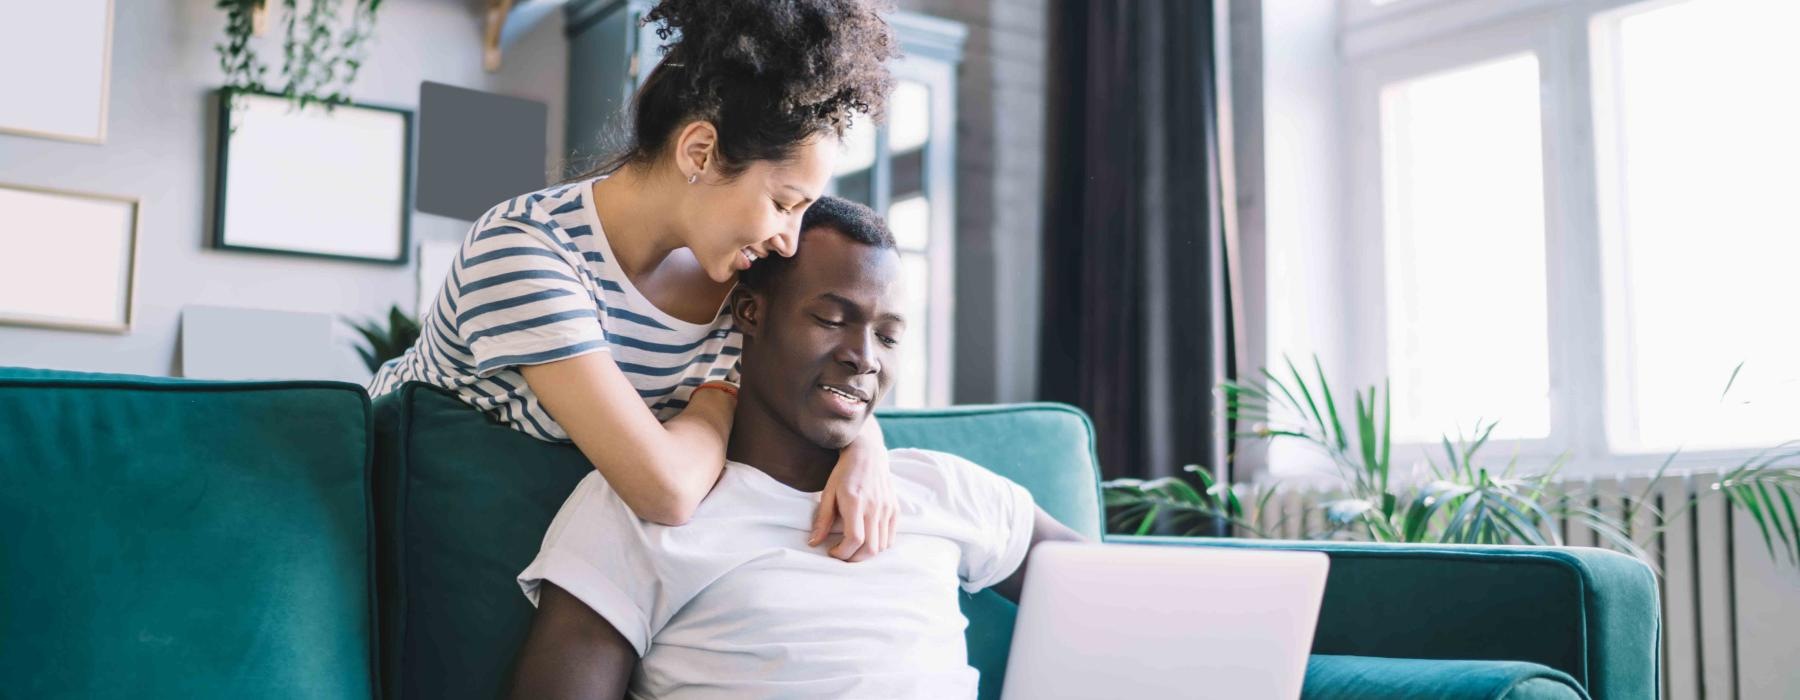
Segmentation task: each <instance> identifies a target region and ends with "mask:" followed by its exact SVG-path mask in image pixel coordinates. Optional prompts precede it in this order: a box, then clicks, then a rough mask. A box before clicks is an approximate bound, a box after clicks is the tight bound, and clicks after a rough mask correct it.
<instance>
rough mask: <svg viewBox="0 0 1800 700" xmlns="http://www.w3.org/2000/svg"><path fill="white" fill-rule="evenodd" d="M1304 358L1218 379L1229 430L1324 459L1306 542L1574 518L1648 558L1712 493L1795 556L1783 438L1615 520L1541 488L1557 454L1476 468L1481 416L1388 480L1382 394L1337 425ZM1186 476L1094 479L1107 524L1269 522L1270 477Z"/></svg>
mask: <svg viewBox="0 0 1800 700" xmlns="http://www.w3.org/2000/svg"><path fill="white" fill-rule="evenodd" d="M1313 366H1314V370H1315V375H1316V378H1315V381H1313V382H1309V381H1308V380H1307V378H1306V377H1305V376H1303V375H1302V374H1301V372H1300V370H1299V369H1298V368H1297V367H1295V366H1294V364H1293V363H1292V362H1288V363H1287V368H1286V369H1287V374H1286V375H1285V376H1280V375H1277V374H1275V373H1273V372H1270V371H1269V370H1267V369H1264V370H1263V371H1262V376H1261V377H1260V378H1259V379H1258V380H1256V381H1252V382H1242V383H1240V382H1226V383H1224V384H1221V385H1220V387H1219V388H1220V391H1222V392H1224V395H1225V399H1226V406H1227V409H1228V412H1229V413H1228V415H1229V417H1230V418H1231V419H1232V420H1235V421H1245V422H1248V423H1251V424H1253V425H1254V426H1256V427H1255V428H1254V429H1253V430H1252V431H1250V432H1247V433H1243V434H1241V435H1240V437H1244V438H1249V439H1260V440H1270V441H1276V440H1282V441H1298V442H1301V443H1305V444H1307V445H1309V446H1311V447H1313V448H1315V449H1317V450H1320V451H1322V452H1323V453H1324V454H1325V455H1326V456H1328V457H1329V458H1330V459H1331V463H1332V466H1333V468H1334V469H1333V472H1334V476H1335V478H1336V481H1337V483H1336V484H1335V485H1334V486H1335V488H1333V489H1331V493H1332V497H1331V498H1329V499H1328V500H1326V501H1324V502H1323V503H1321V504H1320V507H1321V508H1322V509H1324V511H1325V516H1326V517H1325V521H1326V522H1327V523H1328V524H1329V527H1328V528H1327V529H1326V530H1324V531H1322V532H1314V533H1306V534H1307V536H1308V537H1313V538H1355V539H1368V540H1373V541H1376V542H1433V543H1453V544H1524V545H1540V546H1544V545H1561V544H1562V540H1561V538H1560V536H1559V535H1558V534H1557V532H1556V531H1555V529H1554V528H1552V527H1550V523H1553V522H1555V521H1556V520H1573V521H1576V522H1580V523H1583V524H1585V525H1586V526H1587V527H1589V528H1590V529H1592V530H1593V531H1594V532H1595V533H1596V534H1597V535H1598V536H1599V537H1600V538H1601V539H1603V540H1605V541H1606V542H1607V543H1608V544H1610V545H1612V546H1614V547H1616V548H1618V549H1620V550H1622V551H1624V552H1626V553H1628V554H1632V555H1633V556H1636V557H1638V558H1639V559H1644V560H1646V561H1648V560H1649V557H1648V556H1647V554H1646V553H1645V551H1644V549H1643V547H1642V546H1640V545H1639V544H1638V542H1639V540H1640V538H1646V537H1653V536H1654V535H1655V534H1656V533H1657V532H1658V531H1660V530H1661V529H1662V528H1663V527H1665V526H1666V525H1667V524H1668V523H1669V522H1670V521H1671V520H1673V519H1674V517H1675V516H1676V515H1677V514H1679V513H1680V512H1682V511H1685V510H1686V509H1688V508H1691V507H1693V505H1694V503H1695V501H1696V500H1697V499H1699V498H1703V497H1707V496H1708V495H1710V494H1719V495H1721V496H1722V497H1724V498H1725V499H1726V500H1727V501H1728V502H1729V503H1730V504H1731V505H1732V506H1733V507H1735V508H1737V509H1738V510H1739V511H1741V512H1743V513H1745V514H1747V515H1748V516H1750V518H1751V519H1752V520H1753V521H1754V522H1755V523H1756V525H1757V527H1758V528H1759V531H1760V533H1761V535H1762V538H1763V543H1764V545H1765V546H1766V547H1768V548H1769V551H1770V553H1771V554H1774V552H1775V548H1776V547H1777V545H1779V546H1780V548H1781V549H1782V550H1783V552H1784V554H1785V556H1786V559H1787V560H1788V562H1789V563H1790V564H1796V565H1800V517H1796V516H1797V509H1796V508H1795V507H1794V502H1795V501H1800V450H1796V449H1795V444H1794V443H1783V444H1781V445H1778V446H1775V447H1773V448H1769V449H1766V450H1762V451H1761V452H1759V453H1757V454H1756V455H1754V456H1752V457H1751V458H1749V459H1746V460H1743V461H1742V462H1741V463H1739V464H1737V465H1736V466H1734V467H1732V468H1730V469H1727V470H1725V471H1724V473H1723V474H1722V475H1721V476H1720V477H1719V478H1717V479H1716V480H1715V481H1714V483H1712V484H1711V488H1710V489H1706V490H1704V491H1702V492H1701V493H1700V495H1696V496H1695V497H1693V498H1692V499H1689V500H1688V501H1687V502H1685V503H1680V504H1665V508H1666V510H1664V509H1658V508H1656V507H1655V506H1653V505H1650V499H1648V498H1646V497H1644V496H1639V497H1637V498H1631V499H1627V500H1625V503H1624V504H1622V507H1621V508H1619V509H1618V511H1617V512H1623V514H1624V515H1623V517H1621V516H1617V515H1613V514H1612V513H1613V512H1615V511H1614V510H1613V509H1610V508H1596V507H1594V506H1593V505H1591V504H1587V503H1580V502H1570V501H1568V500H1567V499H1563V498H1561V497H1559V496H1558V495H1556V494H1555V492H1554V490H1553V488H1552V487H1553V485H1554V480H1555V476H1556V472H1557V470H1558V468H1560V466H1561V465H1562V463H1563V460H1562V459H1558V460H1556V461H1555V462H1554V463H1552V464H1551V465H1550V466H1549V467H1548V468H1546V469H1544V470H1542V471H1541V472H1537V473H1524V472H1523V471H1522V470H1521V469H1520V467H1519V465H1518V463H1517V461H1516V460H1513V461H1510V462H1508V463H1506V464H1505V465H1504V466H1502V467H1500V468H1499V469H1490V468H1487V467H1485V466H1483V462H1482V460H1481V459H1480V457H1481V449H1482V447H1483V446H1484V445H1486V444H1487V441H1488V438H1489V436H1490V435H1492V433H1493V430H1494V426H1495V424H1494V423H1491V422H1489V423H1483V424H1480V425H1477V426H1476V429H1475V432H1474V434H1473V435H1472V436H1461V435H1459V436H1457V437H1456V438H1455V439H1451V438H1450V437H1448V436H1446V437H1445V438H1444V439H1443V441H1442V442H1443V449H1444V456H1443V461H1442V462H1438V461H1436V460H1435V459H1433V460H1431V461H1430V462H1429V467H1430V475H1429V478H1428V479H1426V480H1424V481H1423V482H1421V483H1400V482H1399V481H1397V480H1395V479H1393V478H1391V474H1392V467H1393V464H1392V461H1391V459H1390V448H1391V445H1392V440H1391V437H1390V436H1391V430H1390V428H1391V425H1390V423H1389V416H1390V411H1389V399H1388V396H1387V392H1386V391H1385V390H1382V391H1377V390H1376V388H1375V387H1368V388H1367V389H1366V390H1364V391H1358V392H1355V393H1354V395H1355V404H1354V410H1355V413H1354V415H1353V418H1354V423H1353V424H1352V425H1353V427H1354V431H1353V432H1352V431H1351V430H1346V427H1345V424H1344V422H1343V421H1342V420H1341V419H1340V417H1339V415H1340V414H1339V410H1338V405H1337V401H1336V399H1335V397H1334V395H1333V393H1332V389H1331V385H1330V382H1328V381H1327V380H1326V377H1325V371H1324V369H1323V368H1322V367H1321V366H1320V364H1319V362H1318V359H1317V358H1314V360H1313ZM1735 376H1736V373H1735V372H1734V373H1733V377H1734V378H1735ZM1727 390H1729V383H1728V385H1727ZM1674 459H1675V455H1669V457H1668V458H1667V459H1665V460H1663V462H1662V466H1661V467H1659V468H1658V469H1657V471H1656V473H1655V475H1654V476H1652V477H1651V479H1650V483H1649V486H1647V487H1646V489H1645V492H1644V493H1645V495H1647V494H1649V493H1650V491H1651V490H1652V489H1654V488H1655V487H1656V484H1657V482H1659V481H1660V480H1661V479H1662V478H1663V477H1664V475H1665V473H1666V472H1667V470H1668V467H1669V465H1670V464H1671V463H1673V462H1674ZM1186 472H1187V473H1189V474H1191V475H1193V476H1192V479H1193V482H1190V481H1189V480H1188V479H1184V478H1180V477H1165V478H1161V479H1152V480H1141V479H1114V480H1111V481H1108V482H1105V483H1104V484H1102V492H1103V493H1104V495H1105V499H1106V501H1105V502H1106V506H1107V509H1108V529H1109V530H1111V531H1113V532H1116V533H1125V534H1148V533H1150V532H1151V531H1152V530H1153V529H1154V528H1156V527H1158V526H1159V525H1160V526H1161V527H1164V528H1166V529H1167V530H1170V531H1173V532H1174V533H1175V534H1184V535H1199V534H1210V533H1211V528H1212V527H1213V525H1214V523H1217V522H1221V521H1222V522H1224V523H1227V524H1228V525H1229V526H1230V528H1231V529H1232V530H1233V531H1234V532H1235V534H1238V535H1240V536H1249V537H1268V536H1269V532H1270V531H1271V530H1272V529H1274V528H1272V527H1271V525H1270V524H1269V523H1268V522H1267V518H1266V517H1265V516H1266V514H1267V512H1268V508H1267V504H1268V503H1269V500H1270V499H1271V498H1272V497H1273V496H1274V495H1275V494H1276V492H1277V491H1278V490H1279V489H1280V488H1281V486H1280V484H1279V483H1267V484H1254V485H1251V484H1228V483H1219V482H1216V481H1215V480H1214V479H1213V477H1212V475H1211V474H1210V473H1209V472H1208V471H1207V470H1205V469H1202V468H1201V467H1199V466H1198V465H1189V466H1188V467H1186ZM1196 482H1197V484H1198V486H1197V487H1196V485H1195V483H1196ZM1634 509H1641V510H1634ZM1638 514H1646V515H1649V516H1650V521H1651V523H1652V528H1651V529H1650V530H1649V531H1644V530H1642V529H1641V528H1640V529H1639V530H1638V531H1637V532H1635V533H1634V532H1633V530H1632V529H1631V528H1629V527H1627V525H1626V523H1628V522H1630V521H1632V520H1633V519H1634V516H1635V515H1638ZM1633 534H1635V535H1636V537H1634V536H1633ZM1653 568H1654V567H1653Z"/></svg>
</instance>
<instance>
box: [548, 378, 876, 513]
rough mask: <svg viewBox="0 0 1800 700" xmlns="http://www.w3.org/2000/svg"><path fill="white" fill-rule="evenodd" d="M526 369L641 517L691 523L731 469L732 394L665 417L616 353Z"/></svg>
mask: <svg viewBox="0 0 1800 700" xmlns="http://www.w3.org/2000/svg"><path fill="white" fill-rule="evenodd" d="M520 371H521V372H522V373H523V374H524V375H525V384H526V385H527V386H530V387H531V391H532V393H535V394H537V397H538V401H540V402H542V403H543V404H544V408H545V410H547V411H549V412H550V416H551V417H552V418H554V419H556V422H557V423H558V424H560V425H562V428H563V431H564V432H566V433H568V434H569V439H571V440H573V441H574V442H575V446H576V447H578V448H580V449H581V453H582V454H583V455H586V456H587V458H588V461H589V462H592V463H593V465H594V468H595V469H598V470H600V475H601V476H604V477H606V483H607V484H608V485H610V486H612V488H613V490H614V491H617V492H618V494H619V497H620V498H621V499H624V501H625V505H627V506H629V507H630V508H631V510H632V512H633V513H636V514H637V516H638V517H640V518H643V519H645V520H649V521H651V522H654V523H659V524H662V525H682V524H685V523H686V522H687V521H688V519H689V518H692V517H693V515H694V509H696V508H698V507H699V506H700V500H701V499H702V498H705V497H706V494H707V493H708V492H710V491H712V487H713V484H714V483H716V482H717V481H718V480H719V473H720V472H721V471H723V470H724V469H725V442H726V440H727V439H728V438H729V436H730V435H731V418H732V412H733V410H735V408H736V399H735V398H733V397H732V396H731V395H730V394H727V393H725V392H723V391H696V392H694V394H693V396H692V397H691V398H690V399H689V403H688V405H687V408H686V409H684V410H682V412H681V415H679V416H676V417H675V418H673V419H671V420H669V421H668V422H667V423H663V422H659V421H657V420H656V416H655V414H652V413H651V412H650V409H649V408H648V407H646V406H645V405H644V400H643V399H642V398H640V397H639V396H638V393H637V389H635V388H633V387H632V386H631V381H630V380H628V379H626V378H625V373H624V372H623V371H621V370H620V369H619V366H618V365H617V364H615V363H614V362H613V358H612V353H610V352H596V353H589V354H586V355H580V356H577V357H571V358H569V359H566V360H558V361H556V362H550V363H546V364H541V365H527V366H525V367H522V368H520ZM871 422H872V421H871ZM884 466H885V465H884Z"/></svg>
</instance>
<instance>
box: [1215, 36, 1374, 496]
mask: <svg viewBox="0 0 1800 700" xmlns="http://www.w3.org/2000/svg"><path fill="white" fill-rule="evenodd" d="M1260 5H1261V12H1262V20H1263V24H1262V35H1261V38H1262V71H1263V74H1262V79H1263V82H1262V89H1263V95H1262V100H1263V119H1262V122H1261V123H1262V128H1263V158H1264V162H1263V170H1264V179H1263V182H1262V186H1263V203H1264V210H1263V219H1264V236H1265V238H1264V246H1263V250H1262V255H1263V261H1262V262H1263V267H1262V269H1261V270H1260V272H1261V274H1263V275H1264V277H1263V279H1262V287H1263V292H1264V293H1265V294H1266V295H1267V296H1266V297H1265V302H1264V303H1265V314H1266V315H1265V316H1264V317H1263V319H1262V322H1263V323H1264V324H1266V325H1265V326H1264V328H1263V332H1264V336H1263V338H1264V348H1265V349H1266V354H1265V355H1264V357H1262V358H1257V360H1258V361H1260V362H1262V363H1264V364H1266V365H1267V366H1268V367H1270V368H1271V369H1275V368H1277V367H1281V366H1282V364H1281V363H1282V358H1283V356H1284V355H1286V356H1288V357H1291V358H1292V359H1293V361H1294V363H1295V364H1296V365H1299V366H1300V367H1301V368H1302V370H1303V371H1305V372H1306V374H1307V375H1308V378H1309V381H1310V380H1311V371H1310V365H1311V363H1312V359H1311V358H1312V356H1313V355H1315V354H1316V355H1318V356H1319V359H1320V360H1321V361H1322V362H1323V363H1324V365H1325V370H1326V372H1327V373H1328V374H1330V375H1331V377H1332V380H1333V382H1334V383H1335V384H1340V385H1345V386H1349V385H1348V384H1345V383H1346V382H1348V381H1350V380H1352V379H1354V378H1352V377H1350V376H1348V375H1346V374H1345V372H1346V368H1347V367H1348V366H1349V365H1350V359H1351V358H1350V357H1349V352H1350V344H1349V342H1348V339H1349V337H1350V335H1349V334H1350V333H1351V330H1352V329H1351V328H1350V327H1349V323H1348V320H1347V319H1346V318H1344V317H1342V316H1340V315H1338V314H1334V313H1329V310H1331V309H1334V308H1337V303H1336V301H1335V300H1336V299H1338V298H1339V297H1340V296H1342V295H1343V294H1344V293H1345V291H1346V289H1347V287H1346V285H1347V283H1348V280H1346V279H1345V278H1344V275H1343V270H1342V267H1341V265H1340V263H1339V262H1338V261H1340V260H1342V259H1343V258H1344V256H1345V255H1348V254H1349V251H1348V250H1347V249H1346V248H1347V246H1346V245H1345V241H1346V236H1347V235H1348V232H1349V226H1348V218H1349V211H1348V207H1347V206H1346V204H1345V202H1346V194H1347V190H1348V188H1349V187H1350V186H1352V185H1353V183H1349V182H1348V181H1347V179H1346V177H1345V176H1346V173H1347V169H1346V167H1345V163H1344V155H1345V154H1344V153H1343V150H1342V148H1343V146H1342V144H1343V143H1344V139H1343V137H1342V135H1341V131H1342V129H1343V126H1342V125H1343V114H1344V108H1343V94H1344V91H1343V90H1342V89H1341V88H1342V85H1343V79H1344V74H1343V70H1342V68H1341V61H1340V60H1339V56H1338V45H1337V31H1338V14H1337V10H1338V2H1337V0H1279V1H1269V2H1262V3H1260ZM1239 79H1243V78H1242V77H1240V78H1239ZM1257 272H1258V271H1256V270H1250V271H1247V274H1251V275H1254V274H1256V273H1257ZM1251 283H1254V281H1252V282H1251ZM1251 322H1252V323H1254V322H1255V320H1252V321H1251ZM1288 447H1290V446H1288V445H1281V444H1277V445H1272V446H1271V448H1270V449H1271V454H1270V455H1269V457H1268V459H1269V464H1270V465H1271V471H1270V473H1271V474H1274V475H1277V476H1280V475H1290V474H1292V473H1294V470H1293V469H1292V468H1290V467H1296V468H1297V467H1298V466H1299V465H1300V464H1303V463H1310V462H1313V461H1315V460H1313V459H1309V457H1310V455H1307V454H1302V453H1290V451H1289V450H1288V449H1286V448H1288Z"/></svg>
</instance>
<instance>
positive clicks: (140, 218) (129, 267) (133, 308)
mask: <svg viewBox="0 0 1800 700" xmlns="http://www.w3.org/2000/svg"><path fill="white" fill-rule="evenodd" d="M0 189H8V190H16V191H19V192H30V193H35V194H47V195H55V196H59V197H78V198H83V199H97V200H103V201H108V202H123V203H125V204H129V205H131V241H130V243H129V244H128V245H127V250H128V254H129V255H130V258H131V259H130V260H128V261H126V264H125V321H124V323H122V324H110V323H107V324H96V323H87V322H82V321H58V320H54V319H46V318H44V317H42V316H24V317H22V316H12V315H8V314H7V313H5V312H3V311H0V325H5V326H24V327H28V328H49V329H54V330H65V331H87V332H94V333H113V334H118V335H124V334H127V333H130V332H131V326H132V322H133V320H134V319H135V318H136V316H137V282H138V244H139V242H140V241H141V240H142V238H143V237H142V236H140V235H138V233H139V231H140V230H141V229H142V228H143V225H144V200H143V198H141V197H126V196H124V195H116V194H100V193H97V192H78V191H73V190H62V189H56V188H51V187H36V186H33V185H15V184H10V183H5V182H0Z"/></svg>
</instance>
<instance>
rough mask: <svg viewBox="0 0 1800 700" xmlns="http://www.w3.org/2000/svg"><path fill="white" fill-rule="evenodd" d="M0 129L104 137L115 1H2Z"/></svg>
mask: <svg viewBox="0 0 1800 700" xmlns="http://www.w3.org/2000/svg"><path fill="white" fill-rule="evenodd" d="M0 27H24V28H26V29H25V31H20V32H7V33H6V34H7V37H8V40H7V41H0V95H4V96H5V98H4V99H0V133H9V134H19V135H22V136H32V137H37V138H46V139H58V140H63V141H74V142H76V143H90V144H101V143H105V142H106V112H107V97H108V93H110V92H111V90H110V83H111V78H112V70H111V68H112V33H113V2H112V0H55V2H45V1H43V0H0Z"/></svg>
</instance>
